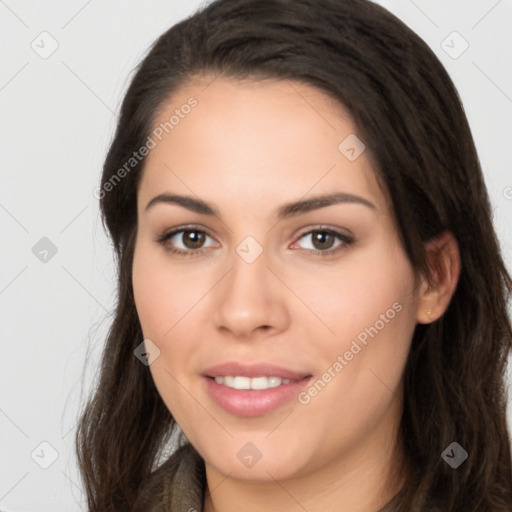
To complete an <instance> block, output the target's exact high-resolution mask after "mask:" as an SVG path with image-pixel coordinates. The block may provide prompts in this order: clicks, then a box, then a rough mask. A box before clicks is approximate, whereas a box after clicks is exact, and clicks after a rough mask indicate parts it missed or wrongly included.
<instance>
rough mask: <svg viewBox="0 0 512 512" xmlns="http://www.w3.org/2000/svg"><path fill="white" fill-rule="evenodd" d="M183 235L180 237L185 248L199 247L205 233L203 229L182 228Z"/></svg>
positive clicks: (202, 242)
mask: <svg viewBox="0 0 512 512" xmlns="http://www.w3.org/2000/svg"><path fill="white" fill-rule="evenodd" d="M182 233H183V235H182V237H181V239H182V242H183V245H184V246H185V247H186V248H187V249H200V248H201V246H202V245H203V244H204V241H205V238H206V237H205V234H204V232H203V231H198V230H196V229H190V230H188V229H187V230H183V231H182Z"/></svg>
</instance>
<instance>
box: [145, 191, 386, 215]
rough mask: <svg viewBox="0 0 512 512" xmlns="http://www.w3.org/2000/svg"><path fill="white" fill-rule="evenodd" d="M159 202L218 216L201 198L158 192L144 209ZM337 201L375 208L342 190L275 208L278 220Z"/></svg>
mask: <svg viewBox="0 0 512 512" xmlns="http://www.w3.org/2000/svg"><path fill="white" fill-rule="evenodd" d="M160 203H164V204H166V203H167V204H177V205H180V206H183V207H184V208H186V209H187V210H190V211H192V212H195V213H199V214H201V215H212V216H216V217H219V218H220V213H219V211H218V210H217V209H216V208H215V207H213V206H212V205H210V204H208V203H206V202H205V201H203V200H202V199H196V198H194V197H190V196H182V195H178V194H168V193H165V194H159V195H157V196H155V197H154V198H153V199H151V201H149V203H148V204H147V205H146V211H147V210H149V209H150V208H151V207H153V206H155V205H156V204H160ZM339 203H352V204H361V205H363V206H367V207H368V208H370V209H373V210H375V209H376V206H375V205H374V204H373V203H372V202H370V201H368V200H367V199H364V198H363V197H360V196H356V195H353V194H347V193H344V192H337V193H334V194H326V195H321V196H315V197H312V198H311V199H305V200H302V201H295V202H293V203H287V204H285V205H283V206H281V207H280V208H279V209H278V210H277V217H278V219H279V220H283V219H286V218H289V217H295V216H297V215H302V214H305V213H308V212H310V211H313V210H317V209H319V208H325V207H326V206H331V205H333V204H339Z"/></svg>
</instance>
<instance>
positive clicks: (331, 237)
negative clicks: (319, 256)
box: [299, 229, 353, 254]
mask: <svg viewBox="0 0 512 512" xmlns="http://www.w3.org/2000/svg"><path fill="white" fill-rule="evenodd" d="M308 237H309V238H310V243H309V244H307V245H309V247H304V246H303V247H302V248H304V249H307V250H311V251H313V252H316V253H327V254H329V253H333V252H336V251H337V250H338V249H340V248H342V247H343V246H345V245H350V244H351V243H352V242H353V240H352V239H351V238H350V237H348V236H346V235H344V234H342V233H339V232H337V231H334V230H332V229H313V230H311V231H308V232H307V233H304V234H303V235H302V236H301V237H300V238H299V240H302V239H307V238H308ZM336 239H338V244H337V245H335V243H336Z"/></svg>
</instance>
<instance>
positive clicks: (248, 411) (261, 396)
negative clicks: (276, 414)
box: [204, 377, 311, 416]
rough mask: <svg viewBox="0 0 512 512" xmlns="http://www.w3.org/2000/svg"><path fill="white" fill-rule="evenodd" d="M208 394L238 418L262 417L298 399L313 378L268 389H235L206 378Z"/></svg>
mask: <svg viewBox="0 0 512 512" xmlns="http://www.w3.org/2000/svg"><path fill="white" fill-rule="evenodd" d="M204 379H205V381H206V387H207V390H208V394H209V395H210V397H211V398H212V399H213V400H214V402H215V403H216V404H217V405H219V406H220V407H222V409H224V410H225V411H227V412H229V413H231V414H235V415H237V416H262V415H264V414H268V413H270V412H272V411H274V410H276V409H277V408H279V407H281V406H282V405H284V404H286V403H287V402H290V401H291V400H292V399H294V398H296V397H297V395H298V394H299V393H300V391H301V390H302V389H303V388H304V387H305V386H306V384H307V383H308V382H309V380H310V379H311V377H304V378H303V379H302V380H298V381H296V382H289V383H288V384H281V385H280V386H276V387H274V388H268V389H234V388H230V387H228V386H224V384H219V383H218V382H216V381H215V379H212V378H211V377H205V378H204Z"/></svg>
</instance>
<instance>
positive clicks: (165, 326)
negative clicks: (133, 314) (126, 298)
mask: <svg viewBox="0 0 512 512" xmlns="http://www.w3.org/2000/svg"><path fill="white" fill-rule="evenodd" d="M155 253H156V254H155ZM133 293H134V298H135V306H136V308H137V314H138V316H139V320H140V323H141V326H142V331H143V333H144V336H145V337H147V338H150V339H154V340H155V341H157V340H159V341H160V342H163V341H164V339H165V338H166V336H167V335H168V334H169V332H170V330H171V329H172V328H173V326H174V325H175V324H176V322H178V321H179V319H180V317H182V316H183V315H184V314H185V312H186V309H185V306H186V305H187V304H188V303H189V302H191V301H192V300H193V299H194V297H196V300H197V293H195V294H194V286H193V284H192V283H190V280H189V279H188V280H187V279H186V278H185V276H184V274H183V273H181V274H180V273H179V272H176V270H171V269H170V268H168V264H166V261H165V256H164V257H162V256H161V255H160V254H159V253H158V251H154V249H153V250H151V248H147V247H145V246H144V245H142V244H141V245H139V246H137V247H136V249H135V253H134V260H133Z"/></svg>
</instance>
